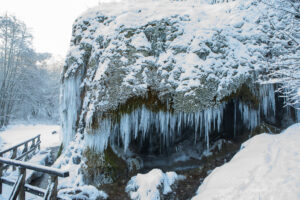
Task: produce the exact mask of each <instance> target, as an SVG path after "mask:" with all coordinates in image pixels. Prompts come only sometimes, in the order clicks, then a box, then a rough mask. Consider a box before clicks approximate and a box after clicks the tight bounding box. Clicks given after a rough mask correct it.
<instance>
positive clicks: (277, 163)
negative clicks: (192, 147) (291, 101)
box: [192, 123, 300, 200]
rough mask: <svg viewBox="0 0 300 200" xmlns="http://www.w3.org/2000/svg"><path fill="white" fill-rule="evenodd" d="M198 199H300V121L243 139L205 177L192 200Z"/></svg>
mask: <svg viewBox="0 0 300 200" xmlns="http://www.w3.org/2000/svg"><path fill="white" fill-rule="evenodd" d="M200 199H205V200H210V199H222V200H226V199H228V200H232V199H243V200H248V199H249V200H250V199H251V200H252V199H253V200H254V199H257V200H260V199H270V200H271V199H276V200H281V199H282V200H285V199H289V200H296V199H300V123H298V124H295V125H293V126H291V127H289V128H288V129H286V130H285V131H283V132H282V133H281V134H279V135H269V134H261V135H257V136H255V137H253V138H251V139H249V140H248V141H246V142H245V143H244V144H243V145H242V149H241V150H240V151H239V152H238V153H237V154H236V155H235V156H234V157H233V158H232V160H231V161H230V162H229V163H227V164H224V165H223V166H221V167H218V168H216V169H215V170H213V172H212V173H211V174H210V175H209V176H208V177H207V178H206V179H205V180H204V182H203V184H202V185H201V186H200V187H199V189H198V191H197V195H196V196H195V197H194V198H193V199H192V200H200Z"/></svg>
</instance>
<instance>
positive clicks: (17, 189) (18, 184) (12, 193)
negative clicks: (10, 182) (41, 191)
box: [8, 174, 23, 200]
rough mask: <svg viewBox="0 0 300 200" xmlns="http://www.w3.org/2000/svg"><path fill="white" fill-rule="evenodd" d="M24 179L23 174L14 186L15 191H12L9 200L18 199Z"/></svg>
mask: <svg viewBox="0 0 300 200" xmlns="http://www.w3.org/2000/svg"><path fill="white" fill-rule="evenodd" d="M22 179H23V174H21V175H20V176H19V177H18V179H17V181H16V183H15V184H14V186H13V189H12V191H11V193H10V196H9V198H8V199H9V200H16V199H17V197H18V194H19V192H20V187H21V183H22Z"/></svg>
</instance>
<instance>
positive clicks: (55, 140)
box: [0, 124, 61, 150]
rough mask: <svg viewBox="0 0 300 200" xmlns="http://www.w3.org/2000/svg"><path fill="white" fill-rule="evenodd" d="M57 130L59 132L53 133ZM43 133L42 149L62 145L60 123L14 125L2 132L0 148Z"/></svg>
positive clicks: (0, 134)
mask: <svg viewBox="0 0 300 200" xmlns="http://www.w3.org/2000/svg"><path fill="white" fill-rule="evenodd" d="M53 131H56V132H57V134H52V132H53ZM38 134H41V149H45V148H48V147H54V146H59V145H60V143H61V142H60V138H59V137H60V136H59V135H60V126H58V125H40V124H39V125H13V126H9V127H8V128H7V129H6V130H4V131H1V132H0V150H1V149H6V148H8V147H11V146H13V145H15V144H18V143H20V142H22V141H25V140H27V139H30V138H32V137H34V136H36V135H38Z"/></svg>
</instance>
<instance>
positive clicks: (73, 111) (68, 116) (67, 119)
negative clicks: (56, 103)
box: [60, 77, 81, 146]
mask: <svg viewBox="0 0 300 200" xmlns="http://www.w3.org/2000/svg"><path fill="white" fill-rule="evenodd" d="M80 84H81V82H80V78H79V77H69V78H66V79H65V80H64V82H63V85H62V86H61V94H62V95H61V108H60V110H61V119H62V133H63V144H64V146H67V145H68V144H69V142H70V141H71V140H72V139H73V137H74V135H75V131H76V130H75V127H76V121H77V111H78V109H79V108H80Z"/></svg>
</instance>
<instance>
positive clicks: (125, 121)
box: [120, 114, 131, 152]
mask: <svg viewBox="0 0 300 200" xmlns="http://www.w3.org/2000/svg"><path fill="white" fill-rule="evenodd" d="M130 124H131V123H130V117H129V115H128V114H124V115H123V116H122V117H121V120H120V133H121V138H122V142H123V145H124V152H126V151H127V148H128V146H129V142H130V134H131V126H130Z"/></svg>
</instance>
